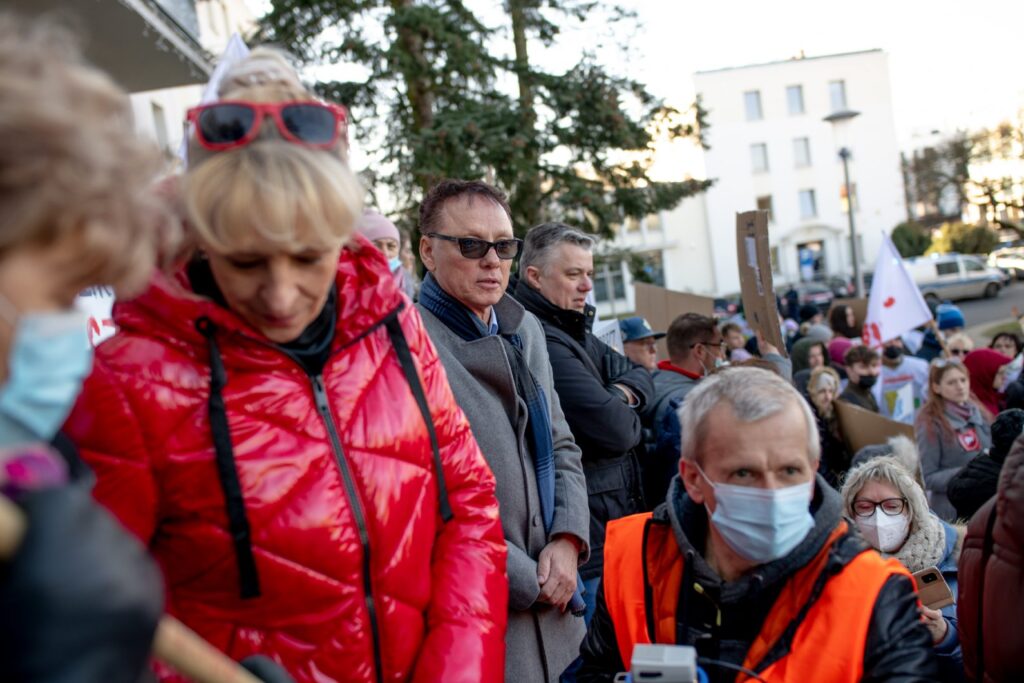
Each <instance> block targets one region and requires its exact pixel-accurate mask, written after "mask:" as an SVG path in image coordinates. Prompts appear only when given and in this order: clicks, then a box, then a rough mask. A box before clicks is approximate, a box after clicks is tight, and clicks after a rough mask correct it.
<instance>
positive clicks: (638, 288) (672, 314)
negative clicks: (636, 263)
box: [633, 282, 715, 358]
mask: <svg viewBox="0 0 1024 683" xmlns="http://www.w3.org/2000/svg"><path fill="white" fill-rule="evenodd" d="M633 287H634V293H635V301H636V314H637V315H639V316H641V317H642V318H644V319H645V320H647V323H648V324H649V325H650V326H651V329H653V330H655V331H656V332H668V326H669V325H671V324H672V321H673V320H675V319H676V318H677V317H679V316H680V315H682V314H683V313H700V314H701V315H706V316H708V317H712V316H714V314H715V300H714V299H712V298H710V297H706V296H699V295H697V294H687V293H685V292H675V291H672V290H671V289H665V288H664V287H658V286H657V285H650V284H647V283H646V282H637V283H635V284H634V285H633ZM658 357H659V358H668V349H667V348H666V347H665V340H664V339H660V340H659V341H658Z"/></svg>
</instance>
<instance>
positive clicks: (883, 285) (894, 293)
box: [862, 234, 932, 347]
mask: <svg viewBox="0 0 1024 683" xmlns="http://www.w3.org/2000/svg"><path fill="white" fill-rule="evenodd" d="M931 320H932V312H931V311H930V310H929V309H928V304H926V303H925V302H924V297H923V296H921V290H920V289H918V287H917V284H916V283H915V282H914V278H913V277H911V276H910V273H909V272H907V267H906V265H904V263H903V257H902V256H900V253H899V251H897V250H896V245H895V244H893V243H892V240H891V239H889V236H888V235H885V234H883V235H882V246H881V247H879V249H878V260H877V261H875V274H874V277H873V279H872V281H871V295H870V296H869V297H868V311H867V316H866V317H865V319H864V331H863V333H862V336H863V339H864V343H865V344H867V345H868V346H873V347H879V346H881V345H882V344H883V343H884V342H887V341H889V340H891V339H895V338H896V337H899V336H901V335H902V334H903V333H904V332H908V331H910V330H912V329H914V328H915V327H917V326H919V325H924V324H926V323H929V322H931Z"/></svg>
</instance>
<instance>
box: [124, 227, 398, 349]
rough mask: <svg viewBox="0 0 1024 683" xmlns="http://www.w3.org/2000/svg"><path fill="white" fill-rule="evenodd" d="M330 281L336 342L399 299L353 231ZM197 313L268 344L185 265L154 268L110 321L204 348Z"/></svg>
mask: <svg viewBox="0 0 1024 683" xmlns="http://www.w3.org/2000/svg"><path fill="white" fill-rule="evenodd" d="M334 282H335V287H336V288H337V324H336V328H335V336H334V344H335V346H336V347H337V346H344V345H346V344H348V343H350V342H351V341H353V340H355V339H357V338H359V337H360V336H362V335H364V334H366V333H367V332H368V331H369V330H370V329H371V328H372V327H374V326H375V325H376V324H377V323H378V322H380V321H381V320H382V319H383V318H384V317H385V316H387V315H388V314H389V313H390V312H392V311H393V310H395V308H397V307H398V306H400V305H401V304H402V302H403V301H404V298H403V296H402V295H401V293H400V292H399V290H398V285H397V284H396V283H395V279H394V277H393V276H392V274H391V272H390V271H389V270H388V265H387V261H386V260H385V259H384V255H383V254H382V253H381V252H380V251H379V250H377V249H375V248H374V247H373V245H372V244H371V243H370V242H369V241H367V240H366V239H365V238H364V237H362V236H360V235H355V236H353V238H352V239H351V241H350V242H349V243H348V244H347V245H346V246H345V247H344V248H343V249H342V251H341V256H340V257H339V259H338V269H337V273H336V275H335V279H334ZM202 318H207V319H209V320H210V322H212V323H213V324H214V325H215V326H216V327H217V328H218V329H220V330H222V331H224V332H227V333H230V334H235V335H240V336H242V337H245V338H248V339H251V340H253V341H256V342H257V343H262V344H272V343H271V342H269V341H268V340H267V339H266V337H264V336H263V334H261V333H260V332H259V330H257V329H256V328H254V327H252V326H251V325H249V324H248V323H247V322H246V321H245V320H243V319H242V318H241V317H240V316H238V315H237V314H236V313H234V312H233V311H231V310H230V309H228V308H225V307H223V306H220V305H218V304H217V303H216V302H214V301H213V300H211V299H209V298H207V297H205V296H201V295H199V294H196V293H195V292H194V291H193V290H192V286H191V284H190V283H189V279H188V274H187V266H183V267H181V268H179V269H178V270H177V271H176V272H174V273H173V274H171V275H166V274H163V273H157V274H156V275H155V276H154V277H153V279H152V281H151V282H150V284H149V287H148V288H147V289H146V291H145V292H143V293H142V294H141V295H139V296H138V297H137V298H135V299H131V300H128V301H123V302H118V303H116V304H115V305H114V322H115V323H116V324H117V326H118V328H119V329H120V330H122V331H124V332H129V333H134V334H139V335H142V336H148V337H155V338H158V339H160V340H161V341H162V342H163V343H166V344H168V345H170V346H173V347H177V348H179V349H181V350H183V351H194V350H195V349H196V348H201V349H205V348H206V346H207V342H206V338H205V337H204V336H203V335H202V334H201V333H200V332H199V330H198V329H197V328H196V324H197V322H198V321H199V320H200V319H202Z"/></svg>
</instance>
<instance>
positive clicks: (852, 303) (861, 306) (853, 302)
mask: <svg viewBox="0 0 1024 683" xmlns="http://www.w3.org/2000/svg"><path fill="white" fill-rule="evenodd" d="M836 306H849V307H850V308H852V309H853V315H854V317H855V318H856V319H857V336H858V337H859V336H860V335H861V332H862V331H863V329H864V321H865V320H867V317H868V300H867V299H866V298H865V299H834V300H833V301H832V306H831V307H830V308H829V309H828V315H826V316H825V321H826V322H828V321H829V320H831V319H832V311H833V310H834V309H835V308H836Z"/></svg>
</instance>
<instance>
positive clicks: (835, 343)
mask: <svg viewBox="0 0 1024 683" xmlns="http://www.w3.org/2000/svg"><path fill="white" fill-rule="evenodd" d="M851 346H853V342H852V341H850V340H849V339H847V338H846V337H836V338H835V339H833V340H832V341H830V342H829V343H828V357H829V358H831V359H832V362H833V363H835V364H836V365H842V366H844V367H845V366H846V360H845V358H846V352H847V351H849V350H850V347H851Z"/></svg>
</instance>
